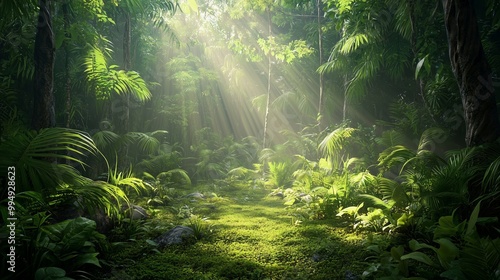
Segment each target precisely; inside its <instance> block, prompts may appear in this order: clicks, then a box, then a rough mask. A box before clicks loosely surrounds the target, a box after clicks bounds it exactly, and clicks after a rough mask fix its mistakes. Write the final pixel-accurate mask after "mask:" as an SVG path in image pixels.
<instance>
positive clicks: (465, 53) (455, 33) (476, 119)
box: [442, 0, 500, 147]
mask: <svg viewBox="0 0 500 280" xmlns="http://www.w3.org/2000/svg"><path fill="white" fill-rule="evenodd" d="M442 3H443V8H444V16H445V26H446V32H447V35H448V44H449V55H450V61H451V66H452V69H453V73H454V75H455V78H456V79H457V82H458V87H459V89H460V95H461V97H462V106H463V109H464V119H465V126H466V135H465V142H466V144H467V146H468V147H470V146H477V145H481V144H483V143H488V142H493V141H495V140H496V139H498V137H499V136H500V124H499V120H498V111H497V106H496V100H495V95H494V93H493V85H492V79H491V72H492V71H491V68H490V65H489V64H488V61H487V59H486V55H485V53H484V50H483V46H482V44H481V38H480V36H479V29H478V25H477V20H476V15H475V12H474V7H473V6H472V4H471V1H469V0H442Z"/></svg>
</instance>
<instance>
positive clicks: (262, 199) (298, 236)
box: [104, 186, 366, 279]
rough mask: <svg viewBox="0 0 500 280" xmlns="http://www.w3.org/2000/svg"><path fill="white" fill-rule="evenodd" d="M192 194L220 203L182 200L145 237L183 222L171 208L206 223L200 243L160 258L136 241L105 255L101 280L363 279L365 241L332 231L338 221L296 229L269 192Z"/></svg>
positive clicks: (205, 190) (151, 224)
mask: <svg viewBox="0 0 500 280" xmlns="http://www.w3.org/2000/svg"><path fill="white" fill-rule="evenodd" d="M194 191H199V192H202V193H211V192H215V193H216V194H217V197H212V198H207V199H205V200H193V199H187V198H182V196H179V199H174V200H173V201H172V203H171V205H169V206H168V207H164V208H163V210H162V211H160V212H158V213H157V214H156V215H155V216H154V217H153V218H152V220H150V221H149V222H148V223H149V226H148V228H149V232H148V234H150V235H154V234H157V233H158V232H160V230H164V231H166V230H167V229H168V228H171V227H173V226H174V225H175V224H180V223H183V221H182V220H181V219H180V218H179V215H178V214H179V212H177V214H176V212H175V211H172V209H180V208H182V207H184V209H187V210H188V211H190V212H192V214H195V215H197V216H198V217H205V218H208V222H203V223H207V224H205V226H207V225H208V224H209V225H210V226H209V227H205V228H204V232H205V236H204V237H203V238H200V239H199V240H197V241H196V242H192V243H190V244H188V245H183V246H174V247H167V248H164V249H161V250H159V252H158V251H156V250H154V249H153V248H154V247H152V246H150V245H149V244H147V243H146V242H145V240H144V239H145V238H147V236H143V239H142V240H141V238H138V239H137V240H136V241H134V242H130V243H128V244H126V245H124V246H122V248H121V249H119V250H114V252H112V253H111V254H110V255H109V256H108V257H107V259H109V260H110V263H111V264H112V265H111V267H113V268H112V269H108V271H109V272H108V273H106V274H105V276H104V278H105V279H346V277H345V275H346V274H347V275H352V274H356V275H360V274H361V273H362V271H363V269H364V268H365V267H366V266H365V265H364V264H363V263H362V261H363V260H364V259H365V257H366V255H365V253H364V251H363V250H362V248H363V245H362V241H363V238H364V237H363V236H361V235H357V234H355V233H352V232H350V231H349V230H346V229H344V228H343V227H337V226H336V222H335V220H319V221H304V222H303V223H300V224H297V223H295V220H294V219H293V216H291V215H289V214H288V213H287V210H286V209H285V207H284V206H283V201H282V200H281V199H280V198H277V197H269V196H268V195H267V194H268V193H269V191H268V190H265V189H241V188H235V187H225V188H217V187H214V186H203V187H191V189H185V190H183V193H189V192H194ZM186 205H187V206H186ZM180 212H182V211H180ZM184 224H186V220H185V221H184ZM155 230H156V231H157V232H154V231H155ZM146 235H147V234H146ZM144 237H145V238H144ZM150 238H154V236H150Z"/></svg>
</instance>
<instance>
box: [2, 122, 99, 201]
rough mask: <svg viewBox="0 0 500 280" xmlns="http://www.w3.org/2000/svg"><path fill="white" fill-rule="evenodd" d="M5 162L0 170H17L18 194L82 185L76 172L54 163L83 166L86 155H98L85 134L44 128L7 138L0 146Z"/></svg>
mask: <svg viewBox="0 0 500 280" xmlns="http://www.w3.org/2000/svg"><path fill="white" fill-rule="evenodd" d="M0 152H1V153H2V157H3V159H4V160H2V162H1V163H0V167H1V168H3V169H4V170H7V167H8V166H15V167H16V170H15V172H16V185H17V187H18V188H17V191H18V192H21V191H24V190H35V191H41V190H54V189H55V188H57V186H58V185H61V184H63V183H81V180H80V178H81V177H80V175H79V173H78V171H77V170H76V169H75V168H74V167H73V166H72V165H68V164H63V163H57V161H60V162H61V161H66V162H69V163H71V164H76V165H80V166H82V167H84V166H85V165H86V164H85V163H84V161H83V158H85V157H86V156H87V155H93V156H95V155H97V154H98V150H97V148H96V145H95V144H94V141H92V139H91V138H90V137H89V136H88V135H87V134H86V133H84V132H81V131H78V130H73V129H67V128H47V129H42V130H40V131H39V132H35V131H30V132H27V131H26V132H18V133H16V134H14V135H10V137H9V138H8V140H6V141H4V142H3V143H2V145H1V147H0Z"/></svg>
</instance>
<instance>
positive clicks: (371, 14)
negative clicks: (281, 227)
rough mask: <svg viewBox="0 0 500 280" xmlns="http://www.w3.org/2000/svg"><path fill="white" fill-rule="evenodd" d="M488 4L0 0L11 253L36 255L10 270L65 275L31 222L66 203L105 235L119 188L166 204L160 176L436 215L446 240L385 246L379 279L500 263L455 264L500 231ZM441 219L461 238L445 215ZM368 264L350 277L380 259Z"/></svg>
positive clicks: (381, 214)
mask: <svg viewBox="0 0 500 280" xmlns="http://www.w3.org/2000/svg"><path fill="white" fill-rule="evenodd" d="M499 11H500V1H498V0H485V1H469V0H442V1H430V0H419V1H416V0H377V1H367V0H307V1H306V0H281V1H271V0H228V1H220V0H205V1H201V0H179V1H172V0H84V1H70V0H39V1H34V0H23V1H2V2H1V3H0V15H1V17H0V18H1V19H0V31H1V32H0V108H1V112H0V144H1V148H0V152H1V154H2V159H1V164H0V167H1V169H2V170H3V171H2V172H3V173H5V172H7V170H9V171H11V170H10V169H13V170H15V172H14V173H15V176H14V175H13V176H14V177H15V182H14V179H11V177H10V175H5V174H3V175H2V179H1V182H2V184H3V185H7V184H8V185H9V186H13V185H15V186H16V187H17V189H16V192H17V193H18V194H21V195H20V197H21V198H19V199H20V200H21V201H20V204H19V205H20V206H19V208H16V209H17V211H18V212H19V213H20V215H22V217H24V219H23V218H21V217H19V220H22V221H23V223H24V224H23V226H25V227H26V233H25V236H27V237H26V238H25V239H24V241H23V242H26V243H23V244H25V245H23V246H25V247H23V248H24V249H25V250H24V252H25V253H26V252H27V255H26V256H21V257H19V258H21V259H22V261H23V262H25V263H29V262H30V260H31V259H30V258H31V257H33V256H35V257H33V258H36V259H37V260H38V261H39V262H35V263H33V265H32V266H28V268H27V270H25V271H24V272H23V273H26V274H25V275H29V276H27V277H31V276H33V275H34V273H35V271H37V273H38V272H39V271H40V270H39V268H43V267H44V266H54V267H60V268H62V269H64V270H66V272H68V273H70V274H71V273H72V272H75V271H78V267H77V266H74V265H73V266H72V265H69V262H66V261H67V260H66V261H62V260H61V259H59V261H60V262H57V261H54V260H55V259H57V256H59V255H58V254H63V253H62V252H57V253H56V252H55V251H54V250H52V249H50V250H49V249H47V248H48V247H47V248H45V247H43V246H44V245H40V244H35V243H33V242H34V241H33V242H32V240H34V239H35V236H37V238H39V239H37V240H41V239H40V238H42V237H44V234H47V232H50V230H49V229H47V230H41V228H42V225H44V226H46V227H47V228H51V226H56V225H61V224H59V223H66V224H64V225H65V226H66V225H68V223H73V222H74V223H79V224H78V225H75V227H76V226H81V227H82V228H83V227H85V228H88V229H89V232H90V229H92V224H87V220H77V219H76V218H75V217H66V216H65V215H63V214H61V213H62V212H63V211H62V209H64V210H65V211H66V210H68V208H72V207H74V205H76V206H75V207H76V208H78V211H80V212H78V213H80V214H81V215H79V216H86V217H91V218H93V219H92V220H96V221H97V229H98V230H99V231H101V232H103V231H107V230H109V229H108V228H107V227H106V225H103V224H102V223H101V224H100V222H99V219H98V218H96V216H97V215H101V214H102V215H104V216H107V217H110V219H116V220H117V221H119V223H118V224H120V223H122V222H123V220H122V219H123V213H122V212H123V209H125V208H123V207H125V204H126V205H128V206H130V204H129V203H130V202H134V203H140V202H144V203H145V204H148V206H150V207H152V208H154V207H160V206H161V207H163V206H167V205H169V203H173V202H172V201H173V199H172V197H174V196H175V195H173V193H169V192H170V190H174V189H175V188H181V186H184V187H185V186H188V185H189V186H190V185H191V184H192V185H198V184H199V185H204V184H207V185H208V184H216V185H217V184H219V185H234V186H236V185H238V186H240V185H245V186H247V187H248V186H252V187H253V188H254V189H255V188H262V189H263V190H267V191H269V193H271V194H272V195H275V196H276V195H277V196H279V197H281V198H284V199H285V202H284V204H285V206H286V207H287V209H292V210H293V211H296V212H294V213H296V214H294V215H295V216H300V217H301V219H304V220H309V219H311V220H313V219H334V218H335V217H340V218H339V219H343V218H345V217H346V216H349V217H350V218H351V220H349V219H347V220H348V221H349V222H352V223H355V226H354V228H358V227H359V228H363V229H364V230H371V231H375V232H377V231H380V232H391V233H393V232H398V233H400V234H402V235H405V234H406V235H405V237H408V238H407V239H408V240H410V239H412V238H417V236H418V237H421V238H424V237H422V236H424V235H425V234H422V236H420V235H417V234H415V232H417V231H419V230H420V232H426V234H427V236H430V235H432V230H434V229H435V228H436V226H435V225H436V224H438V226H437V227H438V230H437V233H436V232H434V239H432V237H431V238H430V240H433V241H434V242H437V243H438V244H440V246H441V247H439V248H440V249H437V248H436V247H432V246H431V245H427V244H425V243H418V241H415V240H412V241H415V242H417V243H410V247H411V250H413V251H414V252H412V253H408V252H407V251H405V252H406V253H408V254H406V255H404V256H403V250H408V248H406V247H405V248H404V249H403V247H394V248H397V249H394V248H393V250H394V251H391V252H392V254H396V253H395V252H400V251H401V252H400V253H398V254H399V255H400V256H399V257H394V255H393V258H394V259H397V261H398V263H399V264H397V265H395V266H394V267H396V266H398V267H399V268H398V269H399V270H398V271H397V272H394V271H396V269H394V267H392V269H393V270H391V271H392V272H391V273H392V275H393V276H394V275H396V274H395V273H397V275H399V276H401V277H403V276H404V277H410V276H421V275H423V274H421V273H424V272H422V271H423V270H422V271H420V270H419V272H418V273H413V272H409V271H408V267H407V265H408V264H407V263H405V261H407V260H412V261H416V262H420V263H423V264H430V263H432V266H433V270H432V272H433V273H437V274H435V275H441V276H443V275H444V276H446V277H450V278H449V279H467V277H471V276H474V277H476V278H478V279H480V278H481V277H482V276H484V275H485V274H481V271H482V273H489V274H487V275H489V276H491V277H493V276H494V277H496V278H494V279H498V277H499V274H498V272H499V271H500V270H499V268H498V263H499V259H500V258H497V259H495V258H493V257H491V256H492V254H493V253H491V254H489V255H488V256H490V257H491V258H492V259H491V260H490V259H488V261H489V262H488V264H485V265H484V267H479V266H478V267H479V268H478V267H474V269H472V270H466V269H465V270H464V269H463V268H462V266H463V264H464V263H467V262H469V261H471V260H470V259H467V257H470V256H472V255H474V252H472V251H471V250H472V249H471V247H474V246H476V245H477V246H480V245H481V246H483V245H484V246H483V247H482V249H484V250H487V249H491V248H493V247H495V246H497V245H499V239H498V233H499V229H498V228H499V227H498V214H499V206H498V205H499V204H498V202H499V196H498V195H499V193H500V183H499V182H500V172H499V170H500V147H499V137H500V120H499V113H498V112H499V111H498V108H499V101H498V100H500V96H499V94H498V92H500V89H499V88H500V51H499V50H500V13H499ZM9 174H10V173H9ZM5 176H7V177H5ZM14 177H12V178H14ZM214 182H215V183H214ZM222 182H223V183H222ZM172 192H174V191H172ZM11 194H14V192H12V193H11V192H10V190H7V189H6V190H5V191H2V196H1V199H2V200H3V201H4V202H6V203H7V202H8V199H9V198H12V195H11ZM179 196H180V195H179ZM307 196H309V198H310V199H309V198H308V199H304V197H307ZM35 202H36V203H35ZM12 203H13V202H12ZM16 203H17V202H16ZM6 205H7V204H6ZM9 205H10V204H9ZM72 205H73V206H72ZM28 206H29V207H28ZM122 206H123V207H122ZM2 207H3V206H2ZM6 209H8V208H7V207H5V209H3V208H2V215H3V218H4V221H7V220H6V217H7V210H6ZM127 209H128V208H127ZM130 209H132V208H130ZM130 209H129V210H130ZM4 210H5V211H4ZM9 211H10V210H9ZM180 212H181V210H179V213H180ZM65 213H66V212H65ZM297 213H299V214H297ZM179 215H180V214H179ZM31 216H33V217H35V216H36V217H38V218H37V219H40V221H39V224H38V226H35V227H33V225H32V224H30V225H28V224H29V223H32V220H31V218H28V217H31ZM295 216H294V217H295ZM375 216H376V217H378V218H377V219H379V220H377V222H374V220H375V219H376V218H374V217H375ZM478 216H479V218H478ZM304 217H306V218H304ZM417 217H418V219H419V220H418V221H417ZM67 218H72V219H70V220H68V219H67ZM477 219H479V220H478V221H479V222H478V224H481V225H483V226H484V225H488V223H490V224H489V225H490V227H489V229H488V228H487V226H484V227H482V228H481V226H480V225H478V229H477V232H476V229H475V223H476V220H477ZM424 220H425V222H423V221H424ZM445 220H446V221H448V222H449V223H448V224H446V225H447V226H452V225H453V226H455V227H454V228H453V230H454V231H453V234H455V235H452V236H451V237H450V236H448V235H446V234H444V233H443V232H442V231H441V232H440V231H439V229H441V227H445V226H446V225H445V224H443V223H445V222H444V221H445ZM68 221H71V222H68ZM461 221H463V223H459V222H461ZM466 221H467V222H466ZM453 223H455V224H453ZM466 223H467V224H468V228H465V224H466ZM297 224H298V223H297ZM433 224H434V227H432V225H433ZM95 227H96V226H95V223H94V229H93V230H95ZM409 227H411V232H412V234H413V235H412V234H408V232H409V229H408V228H409ZM4 228H6V227H4ZM402 228H403V229H402ZM38 229H40V233H39V231H38ZM52 229H54V228H53V227H52ZM386 229H387V230H386ZM443 231H445V230H444V229H443ZM5 232H6V234H8V232H7V231H5ZM42 232H44V233H42ZM92 232H93V231H92ZM429 233H430V234H429ZM448 233H449V232H448ZM460 233H463V234H462V235H460ZM2 234H3V233H2ZM30 234H31V235H30ZM89 234H90V233H89ZM459 235H460V238H463V239H460V241H457V240H458V236H459ZM53 236H55V235H50V234H48V235H47V236H45V238H47V240H49V239H51V238H52V237H53ZM89 236H90V235H89ZM438 237H439V238H441V239H439V238H438ZM30 238H31V239H30ZM89 238H90V237H89ZM100 238H101V237H100V235H98V233H97V232H95V235H92V238H91V239H88V240H92V242H97V240H100ZM447 238H449V239H447ZM104 239H105V238H104ZM444 239H446V240H447V241H442V240H444ZM30 240H31V241H30ZM428 240H429V239H428ZM436 240H437V241H436ZM101 241H102V240H101ZM30 242H31V243H30ZM47 242H48V241H47ZM99 242H100V241H99ZM420 242H422V241H421V240H420ZM429 242H431V241H429ZM488 242H491V243H488ZM26 244H29V245H26ZM34 244H35V245H34ZM82 244H83V243H82ZM96 244H97V243H96ZM416 244H417V245H416ZM454 244H455V245H454ZM485 244H490V245H491V246H492V247H488V246H490V245H485ZM434 245H435V244H434ZM452 245H453V246H452ZM2 246H3V245H2ZM82 246H83V247H85V246H88V244H87V245H85V246H84V245H82ZM426 246H427V247H426ZM445 246H449V247H446V248H445ZM477 246H476V247H474V248H477ZM91 247H92V248H90V247H88V248H87V247H86V250H87V249H88V250H90V251H85V252H87V253H89V254H91V253H92V254H96V255H97V253H95V252H97V251H99V250H97V249H96V248H94V246H93V245H92V246H91ZM2 248H3V247H2ZM41 248H45V249H47V250H49V251H51V253H50V254H54V256H52V255H51V257H50V261H53V263H50V261H48V260H49V258H48V257H47V259H44V258H45V257H42V256H39V255H36V253H34V252H36V250H41ZM51 248H52V247H51ZM422 248H427V249H431V250H434V249H435V250H434V251H435V252H436V254H437V255H436V256H433V257H432V258H433V259H432V260H430V259H429V260H428V259H427V258H424V257H422V255H419V254H418V253H420V254H423V253H421V252H420V251H418V250H420V249H422ZM432 248H434V249H432ZM30 250H32V251H30ZM61 250H62V249H61ZM440 250H441V251H440ZM443 250H448V251H447V252H448V253H449V255H447V256H443V255H442V254H444V253H443V252H442V251H443ZM459 250H461V251H460V252H461V253H460V254H458V253H450V252H458V251H459ZM484 250H483V251H484ZM417 251H418V252H417ZM493 251H494V250H493ZM488 252H490V251H488ZM30 253H31V254H32V255H33V254H34V255H33V256H32V255H30ZM414 253H415V254H414ZM380 254H381V255H380V256H382V253H380ZM96 255H92V257H89V259H87V260H86V261H85V260H81V261H82V263H81V264H83V263H86V264H95V263H97V264H98V263H99V261H98V260H97V258H96ZM101 255H103V254H102V252H101ZM499 255H500V254H499V252H498V247H496V255H495V256H499ZM89 256H90V255H89ZM394 259H392V261H393V262H394ZM436 260H438V261H439V262H438V261H436ZM380 262H381V263H383V261H380ZM472 262H473V261H472ZM403 263H405V264H404V265H406V268H405V269H403V268H401V267H403V266H404V265H400V264H403ZM4 265H5V262H4ZM379 265H381V264H379ZM373 267H374V266H372V267H371V268H370V269H371V270H370V269H368V270H367V271H365V272H366V275H365V273H363V275H364V276H363V277H365V276H366V277H368V278H369V277H379V276H383V275H384V274H383V273H385V272H387V271H385V272H382V269H380V270H376V269H375V270H374V269H373ZM476 268H477V269H476ZM31 270H33V271H31ZM459 271H460V273H459ZM2 273H3V272H2ZM40 273H41V272H40ZM44 273H46V272H44ZM47 273H48V272H47ZM58 273H59V272H58ZM75 273H76V272H75ZM419 273H420V274H419ZM439 273H443V274H439ZM77 274H78V273H77ZM424 274H425V273H424ZM457 275H458V276H457ZM464 275H465V276H464ZM481 275H482V276H481ZM452 276H454V277H455V276H457V277H459V278H452ZM466 276H467V277H466ZM460 277H466V278H460ZM40 279H42V278H40ZM51 279H52V278H51ZM54 279H55V278H54ZM217 279H218V278H217ZM242 279H247V278H242ZM252 279H253V278H252ZM355 279H357V278H355ZM391 279H402V278H391ZM483 279H485V278H483ZM491 279H493V278H491Z"/></svg>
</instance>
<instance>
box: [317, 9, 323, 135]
mask: <svg viewBox="0 0 500 280" xmlns="http://www.w3.org/2000/svg"><path fill="white" fill-rule="evenodd" d="M316 6H317V17H318V51H319V65H322V64H323V39H322V37H323V31H322V30H321V0H316ZM322 109H323V73H322V72H320V73H319V102H318V129H319V130H320V131H321V121H322V118H323V116H322V115H323V110H322Z"/></svg>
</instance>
